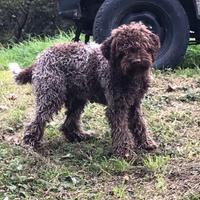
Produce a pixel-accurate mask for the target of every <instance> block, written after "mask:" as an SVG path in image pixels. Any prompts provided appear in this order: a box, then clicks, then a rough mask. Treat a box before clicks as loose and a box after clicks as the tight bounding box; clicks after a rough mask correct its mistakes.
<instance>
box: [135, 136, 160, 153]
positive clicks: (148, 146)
mask: <svg viewBox="0 0 200 200" xmlns="http://www.w3.org/2000/svg"><path fill="white" fill-rule="evenodd" d="M138 147H139V148H140V149H144V150H147V151H153V150H156V149H157V148H158V145H157V143H156V142H155V141H154V140H153V139H152V138H151V137H148V138H147V139H146V140H145V141H144V142H142V143H141V144H139V145H138Z"/></svg>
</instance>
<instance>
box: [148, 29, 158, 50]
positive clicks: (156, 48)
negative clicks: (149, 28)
mask: <svg viewBox="0 0 200 200" xmlns="http://www.w3.org/2000/svg"><path fill="white" fill-rule="evenodd" d="M150 37H151V39H152V41H153V44H152V46H153V47H154V49H155V50H156V51H158V49H159V48H160V38H159V37H158V36H157V35H156V34H154V33H152V34H151V35H150Z"/></svg>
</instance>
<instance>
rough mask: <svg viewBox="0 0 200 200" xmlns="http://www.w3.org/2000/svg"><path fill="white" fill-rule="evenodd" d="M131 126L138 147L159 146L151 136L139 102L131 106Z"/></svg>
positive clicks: (146, 148)
mask: <svg viewBox="0 0 200 200" xmlns="http://www.w3.org/2000/svg"><path fill="white" fill-rule="evenodd" d="M129 128H130V130H131V132H132V134H133V137H134V139H135V142H136V143H137V146H138V148H142V149H145V150H154V149H156V148H157V144H156V142H155V141H154V140H153V139H152V138H151V137H150V136H149V133H148V132H147V130H146V126H145V123H144V120H143V116H142V113H141V108H140V105H139V104H137V105H136V104H135V105H134V106H131V108H130V111H129Z"/></svg>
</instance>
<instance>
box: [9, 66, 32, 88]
mask: <svg viewBox="0 0 200 200" xmlns="http://www.w3.org/2000/svg"><path fill="white" fill-rule="evenodd" d="M8 67H9V70H10V71H11V72H12V73H13V76H14V79H15V82H16V83H17V84H19V85H23V84H27V83H31V82H32V70H33V65H31V66H30V67H28V68H26V69H24V70H23V69H21V68H20V66H19V64H18V63H10V64H9V65H8Z"/></svg>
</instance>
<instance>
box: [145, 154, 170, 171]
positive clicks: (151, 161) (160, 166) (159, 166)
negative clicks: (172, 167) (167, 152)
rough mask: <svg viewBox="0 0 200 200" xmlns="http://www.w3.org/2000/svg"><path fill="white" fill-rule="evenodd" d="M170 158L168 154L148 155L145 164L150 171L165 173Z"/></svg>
mask: <svg viewBox="0 0 200 200" xmlns="http://www.w3.org/2000/svg"><path fill="white" fill-rule="evenodd" d="M168 160H169V157H168V156H167V157H165V156H147V157H146V158H145V159H144V166H145V167H146V168H147V169H148V170H149V171H150V172H153V173H163V172H164V171H165V170H166V166H167V162H168Z"/></svg>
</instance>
